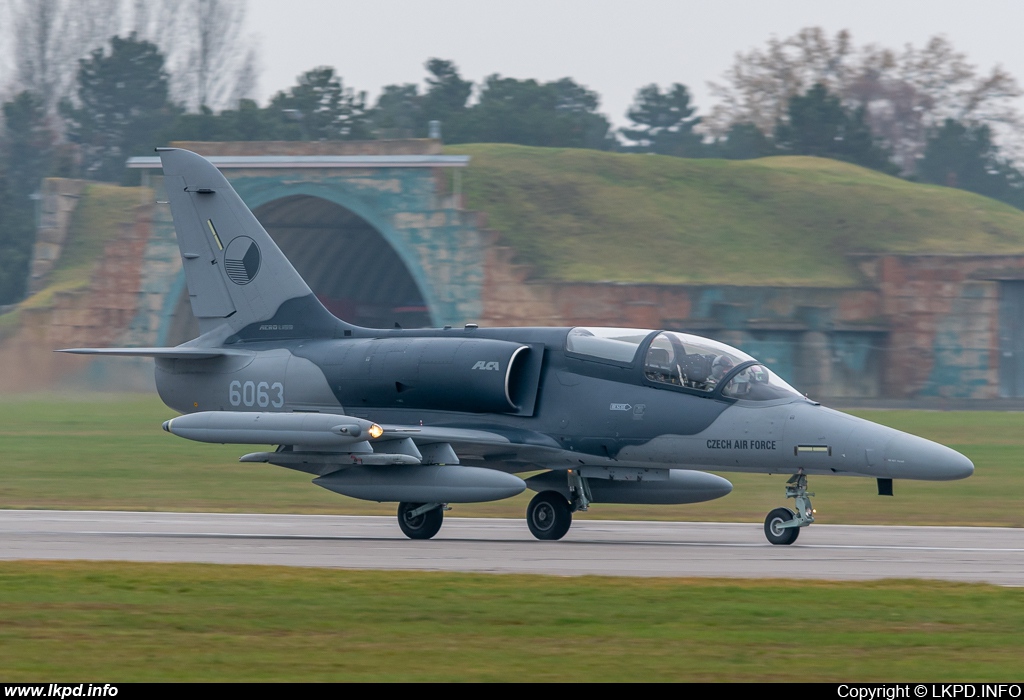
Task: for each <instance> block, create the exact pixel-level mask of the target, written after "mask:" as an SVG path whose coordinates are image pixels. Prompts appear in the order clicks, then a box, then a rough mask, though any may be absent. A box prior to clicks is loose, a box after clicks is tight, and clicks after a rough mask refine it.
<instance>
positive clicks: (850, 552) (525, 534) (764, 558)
mask: <svg viewBox="0 0 1024 700" xmlns="http://www.w3.org/2000/svg"><path fill="white" fill-rule="evenodd" d="M0 559H8V560H10V559H88V560H125V561H149V562H208V563H217V564H270V565H282V566H317V567H337V568H345V569H405V570H412V569H415V570H427V571H475V572H493V573H535V574H554V575H562V576H570V575H582V574H597V575H608V576H700V577H744V578H798V579H836V580H844V579H845V580H868V579H882V578H926V579H941V580H947V581H976V582H987V583H994V584H999V585H1006V586H1024V529H1012V528H983V527H883V526H862V525H813V526H811V527H809V528H805V529H804V531H803V532H802V533H801V534H800V539H799V540H797V542H796V544H793V545H790V546H788V547H779V546H772V545H770V544H768V543H767V541H766V540H765V539H764V534H763V532H762V527H761V525H758V524H745V523H666V522H636V521H612V520H590V521H577V522H575V523H574V524H573V527H572V529H571V530H570V531H569V534H568V535H566V537H565V539H563V540H561V541H559V542H541V541H538V540H535V539H534V538H533V537H532V536H531V535H530V532H529V530H527V528H526V523H525V522H524V521H523V520H506V519H497V518H493V519H492V518H456V517H447V518H446V519H445V523H444V526H443V527H442V528H441V532H440V533H439V534H438V535H437V536H436V537H435V538H434V539H432V540H428V541H412V540H408V539H406V538H405V536H404V535H402V533H401V531H400V530H399V529H398V524H397V522H396V520H395V518H391V517H374V516H331V515H262V514H225V513H126V512H107V511H102V512H100V511H43V510H32V511H16V510H0Z"/></svg>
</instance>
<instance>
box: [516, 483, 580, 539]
mask: <svg viewBox="0 0 1024 700" xmlns="http://www.w3.org/2000/svg"><path fill="white" fill-rule="evenodd" d="M526 524H527V525H528V526H529V528H530V532H531V533H533V536H534V537H536V538H537V539H538V540H560V539H562V538H563V537H565V533H567V532H569V526H570V525H572V506H570V505H569V501H567V500H565V497H564V496H563V495H562V494H560V493H558V492H557V491H541V492H540V493H538V494H537V495H536V496H534V497H533V500H532V501H530V505H529V506H527V507H526Z"/></svg>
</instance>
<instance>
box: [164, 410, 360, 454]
mask: <svg viewBox="0 0 1024 700" xmlns="http://www.w3.org/2000/svg"><path fill="white" fill-rule="evenodd" d="M163 427H164V430H166V431H167V432H169V433H171V434H172V435H177V436H178V437H183V438H186V439H188V440H196V441H198V442H213V443H221V444H234V445H303V446H306V447H321V448H330V447H344V446H347V445H352V444H354V443H357V442H362V441H364V440H366V439H367V438H368V437H376V435H374V434H373V433H374V432H375V431H376V430H380V427H379V426H376V425H375V424H374V423H371V422H370V421H368V420H363V419H362V418H355V417H353V416H339V415H333V414H327V413H240V412H237V411H201V412H199V413H190V414H188V415H185V416H178V417H177V418H172V419H171V420H169V421H164V426H163ZM378 434H379V433H378Z"/></svg>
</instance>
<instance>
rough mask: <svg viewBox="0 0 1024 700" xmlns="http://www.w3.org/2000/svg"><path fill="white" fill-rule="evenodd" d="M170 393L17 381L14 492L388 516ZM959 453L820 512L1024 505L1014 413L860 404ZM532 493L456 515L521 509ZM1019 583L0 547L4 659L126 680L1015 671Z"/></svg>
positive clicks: (823, 486) (9, 471) (757, 514)
mask: <svg viewBox="0 0 1024 700" xmlns="http://www.w3.org/2000/svg"><path fill="white" fill-rule="evenodd" d="M170 415H172V414H171V412H170V411H169V410H168V409H166V408H164V407H163V406H162V405H161V404H160V402H159V400H158V399H157V398H155V397H148V396H138V395H131V396H116V395H109V394H92V395H79V396H72V397H67V396H34V397H31V396H30V397H5V398H3V399H0V446H2V448H3V454H4V459H3V461H2V463H0V464H2V466H0V506H2V507H7V508H77V509H91V508H95V509H127V510H157V509H159V510H177V511H191V510H204V511H263V512H302V513H380V514H392V513H393V511H394V506H393V505H392V504H383V505H380V504H374V503H364V502H362V501H354V500H351V499H346V498H342V497H339V496H336V495H335V494H332V493H328V492H326V491H323V490H322V489H318V488H316V487H315V486H312V485H311V484H310V483H309V477H308V476H306V475H303V474H300V473H296V472H291V471H288V470H285V469H280V468H277V467H272V466H268V465H242V464H239V463H238V462H237V461H236V459H237V456H238V455H239V454H241V453H242V452H243V451H245V448H244V447H238V446H234V447H232V446H223V447H222V446H216V445H202V444H198V443H191V442H188V441H186V440H181V439H179V438H175V437H173V436H171V435H168V434H167V433H164V432H163V431H161V430H160V423H161V421H162V420H163V419H165V418H167V417H168V416H170ZM861 415H864V416H866V417H869V418H871V419H874V420H878V421H880V422H884V423H886V424H889V425H893V426H895V427H898V428H901V429H905V430H910V431H912V432H915V433H918V434H920V435H924V436H925V437H930V438H934V439H938V440H940V441H942V442H945V443H946V444H950V445H952V446H954V447H956V448H957V449H960V450H962V451H963V452H965V453H966V454H967V455H968V456H970V457H971V458H972V459H973V460H974V461H975V465H976V467H977V472H976V474H975V476H973V477H972V478H970V479H968V480H966V481H963V482H955V483H945V484H925V483H913V482H897V485H896V493H897V497H896V498H880V497H878V496H875V495H874V483H873V482H872V481H869V480H866V479H850V478H838V477H837V478H818V479H812V482H811V483H812V487H813V489H814V490H815V491H816V492H817V493H818V496H817V498H816V499H815V505H816V506H817V507H818V510H819V518H820V520H819V521H820V522H826V523H829V522H831V523H837V522H848V523H855V522H856V523H900V524H910V523H921V524H923V523H941V524H953V523H960V524H998V525H1013V526H1021V525H1022V524H1024V520H1022V516H1021V513H1020V510H1021V509H1020V502H1021V495H1022V494H1024V476H1022V474H1021V472H1022V470H1021V469H1020V468H1019V467H1018V465H1017V462H1018V461H1019V457H1018V456H1019V455H1020V454H1021V448H1022V447H1024V431H1022V430H1020V422H1021V420H1022V418H1024V416H1022V415H1021V414H1017V413H983V412H964V413H938V412H871V413H862V414H861ZM726 476H727V477H728V478H730V479H732V480H733V481H734V482H735V484H736V490H735V491H734V492H733V494H731V495H730V496H728V497H726V498H724V499H720V500H719V501H713V502H711V503H706V504H697V505H693V506H679V507H658V506H647V507H642V506H635V507H625V506H595V507H594V508H593V509H592V510H591V512H590V513H587V514H585V515H580V516H578V517H587V518H597V517H615V518H621V517H626V518H676V519H686V520H747V521H759V520H760V519H762V518H763V516H764V513H765V512H766V511H767V510H768V509H769V508H771V507H774V506H776V505H779V504H780V503H781V502H783V500H784V499H783V497H782V484H783V479H782V478H781V477H778V478H772V477H764V476H748V475H735V474H726ZM528 498H529V495H523V496H520V497H517V498H516V499H510V500H509V501H502V502H498V503H494V504H480V505H475V506H458V507H457V508H456V509H455V510H454V511H452V513H451V514H450V515H507V516H513V517H521V516H522V514H523V511H524V510H525V504H526V501H527V499H528ZM1022 628H1024V591H1022V590H1020V589H1009V588H998V587H994V586H985V585H973V584H970V585H969V584H949V583H937V582H920V581H880V582H831V583H830V582H813V581H800V582H799V583H796V582H792V581H788V582H787V581H770V580H769V581H749V580H742V581H740V580H693V579H625V578H611V577H578V578H577V577H572V578H564V577H543V576H510V575H502V576H496V575H495V576H489V575H468V574H454V573H426V572H374V571H343V570H319V569H289V568H284V567H245V566H206V565H193V564H179V565H162V564H134V563H118V562H88V563H85V562H31V561H21V562H0V679H3V680H4V681H7V682H17V681H48V680H53V679H78V680H83V681H98V682H101V683H102V682H125V681H168V680H169V681H178V680H190V681H220V680H223V681H241V680H244V681H263V680H275V681H382V680H393V681H448V680H470V681H472V680H477V681H517V680H542V681H543V680H550V681H566V682H577V681H610V680H615V681H887V680H888V681H900V680H902V681H907V680H919V679H920V680H934V681H943V680H946V681H967V680H973V681H986V680H990V681H1006V680H1007V679H1010V680H1014V679H1017V677H1018V676H1019V674H1020V669H1021V662H1020V659H1021V658H1022V657H1024V641H1022V638H1021V636H1020V630H1021V629H1022Z"/></svg>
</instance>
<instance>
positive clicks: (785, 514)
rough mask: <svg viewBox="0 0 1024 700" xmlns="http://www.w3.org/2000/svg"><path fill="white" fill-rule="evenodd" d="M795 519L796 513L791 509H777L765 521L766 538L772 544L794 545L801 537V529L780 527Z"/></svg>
mask: <svg viewBox="0 0 1024 700" xmlns="http://www.w3.org/2000/svg"><path fill="white" fill-rule="evenodd" d="M795 517H796V513H794V512H793V511H791V510H790V509H789V508H776V509H775V510H773V511H772V512H771V513H769V514H768V517H767V518H765V519H764V536H765V537H767V538H768V541H769V542H771V543H772V544H793V543H794V542H796V538H797V537H799V536H800V528H798V527H779V525H781V524H782V523H784V522H787V521H789V520H792V519H793V518H795Z"/></svg>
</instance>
